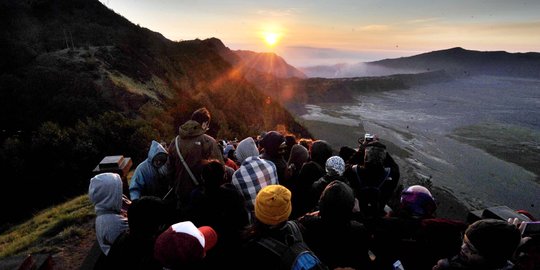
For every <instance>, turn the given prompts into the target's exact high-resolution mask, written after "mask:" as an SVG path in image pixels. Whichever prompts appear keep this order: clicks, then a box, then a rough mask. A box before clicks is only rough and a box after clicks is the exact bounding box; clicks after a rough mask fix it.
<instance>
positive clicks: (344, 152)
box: [338, 146, 356, 162]
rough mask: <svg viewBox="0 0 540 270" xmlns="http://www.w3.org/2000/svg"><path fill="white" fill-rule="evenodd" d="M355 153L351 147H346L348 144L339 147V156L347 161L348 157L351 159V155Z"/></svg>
mask: <svg viewBox="0 0 540 270" xmlns="http://www.w3.org/2000/svg"><path fill="white" fill-rule="evenodd" d="M355 153H356V150H354V149H353V148H351V147H348V146H342V147H341V148H340V149H339V154H338V155H339V156H340V157H341V158H342V159H343V160H344V161H345V162H347V161H349V159H351V157H352V156H353V155H354V154H355Z"/></svg>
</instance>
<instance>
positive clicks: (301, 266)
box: [257, 221, 328, 270]
mask: <svg viewBox="0 0 540 270" xmlns="http://www.w3.org/2000/svg"><path fill="white" fill-rule="evenodd" d="M287 226H289V228H290V229H291V231H292V234H289V235H287V237H286V242H287V243H282V242H280V241H278V240H276V239H274V238H271V237H266V238H262V239H260V240H258V241H257V243H258V244H260V245H261V246H263V247H264V248H266V249H268V250H270V251H271V252H272V253H274V254H275V255H277V256H278V257H279V258H280V263H279V267H278V269H282V270H289V269H290V270H316V269H321V270H328V267H326V265H324V264H323V263H322V262H321V261H320V260H319V258H317V256H316V255H315V253H313V251H311V250H310V249H309V247H308V246H307V245H306V243H304V240H303V238H302V233H301V232H300V228H298V224H296V222H294V221H287Z"/></svg>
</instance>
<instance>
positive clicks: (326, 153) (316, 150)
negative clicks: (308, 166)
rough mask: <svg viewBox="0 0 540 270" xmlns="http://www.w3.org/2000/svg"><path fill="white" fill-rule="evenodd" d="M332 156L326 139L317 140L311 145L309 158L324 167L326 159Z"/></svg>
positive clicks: (330, 147)
mask: <svg viewBox="0 0 540 270" xmlns="http://www.w3.org/2000/svg"><path fill="white" fill-rule="evenodd" d="M331 156H332V146H330V144H329V143H328V142H326V141H323V140H317V141H315V142H314V143H313V145H311V160H313V161H315V162H317V164H319V165H321V167H324V165H325V163H326V160H327V159H328V158H329V157H331Z"/></svg>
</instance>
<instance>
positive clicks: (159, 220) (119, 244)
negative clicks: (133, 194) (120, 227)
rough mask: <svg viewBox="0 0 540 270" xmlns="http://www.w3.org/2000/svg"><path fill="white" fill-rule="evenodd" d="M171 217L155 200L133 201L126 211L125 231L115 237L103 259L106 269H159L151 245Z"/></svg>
mask: <svg viewBox="0 0 540 270" xmlns="http://www.w3.org/2000/svg"><path fill="white" fill-rule="evenodd" d="M171 216H172V213H168V208H167V206H166V205H165V203H164V202H163V201H162V200H161V199H160V198H158V197H153V196H145V197H141V198H140V199H137V200H134V201H133V203H132V204H131V205H130V207H129V209H128V223H129V231H126V232H124V233H122V234H121V235H120V236H118V238H117V239H116V241H114V244H113V245H112V246H111V249H110V251H109V255H108V256H107V262H108V265H110V268H109V269H161V266H160V264H159V263H158V261H156V260H155V259H154V244H155V241H156V238H157V237H158V236H159V235H160V234H161V233H162V232H163V231H164V230H165V229H166V228H167V227H168V226H169V225H170V224H171V220H170V217H171Z"/></svg>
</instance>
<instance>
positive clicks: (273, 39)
mask: <svg viewBox="0 0 540 270" xmlns="http://www.w3.org/2000/svg"><path fill="white" fill-rule="evenodd" d="M278 40H279V35H278V34H276V33H264V41H265V42H266V44H268V46H270V47H272V46H274V45H276V43H277V42H278Z"/></svg>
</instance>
